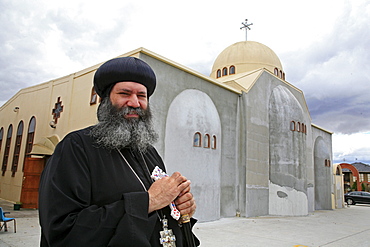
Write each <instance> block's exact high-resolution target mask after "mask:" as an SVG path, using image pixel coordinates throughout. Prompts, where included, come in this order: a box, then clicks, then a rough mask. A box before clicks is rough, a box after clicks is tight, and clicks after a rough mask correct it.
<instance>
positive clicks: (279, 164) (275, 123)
mask: <svg viewBox="0 0 370 247" xmlns="http://www.w3.org/2000/svg"><path fill="white" fill-rule="evenodd" d="M269 118H270V120H269V121H270V161H269V163H270V175H269V179H270V181H269V214H270V215H307V213H308V208H307V207H308V203H307V201H308V200H307V180H306V178H307V175H306V174H307V171H306V168H307V167H306V162H305V161H306V139H307V135H306V134H305V133H304V132H303V131H301V128H302V127H301V125H302V124H304V123H305V121H304V120H305V119H304V114H303V109H302V107H301V105H300V104H299V102H298V100H297V99H296V98H295V97H294V96H293V94H292V93H291V92H290V91H289V90H288V89H287V88H286V87H283V86H277V87H275V88H274V89H273V91H272V95H271V99H270V113H269ZM291 121H295V125H294V126H293V127H294V130H292V126H291ZM297 123H299V127H298V125H297ZM295 128H297V129H295ZM298 130H300V131H298Z"/></svg>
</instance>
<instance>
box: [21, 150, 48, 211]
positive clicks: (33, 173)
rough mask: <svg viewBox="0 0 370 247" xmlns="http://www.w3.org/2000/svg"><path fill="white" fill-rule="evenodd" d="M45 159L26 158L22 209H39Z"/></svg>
mask: <svg viewBox="0 0 370 247" xmlns="http://www.w3.org/2000/svg"><path fill="white" fill-rule="evenodd" d="M44 167H45V158H29V157H28V158H26V161H25V163H24V171H23V172H24V174H23V182H22V191H21V202H22V208H38V197H39V183H40V176H41V172H42V171H43V169H44Z"/></svg>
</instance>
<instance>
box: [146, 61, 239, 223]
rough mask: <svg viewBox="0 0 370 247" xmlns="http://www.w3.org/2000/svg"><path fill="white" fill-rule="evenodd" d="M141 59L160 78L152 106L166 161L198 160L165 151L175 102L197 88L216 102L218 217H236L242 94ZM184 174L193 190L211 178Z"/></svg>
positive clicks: (190, 135)
mask: <svg viewBox="0 0 370 247" xmlns="http://www.w3.org/2000/svg"><path fill="white" fill-rule="evenodd" d="M141 59H143V60H145V61H146V62H147V63H149V64H150V66H151V67H152V68H153V69H154V71H155V73H156V75H157V80H158V84H157V89H156V91H155V93H154V94H153V96H152V97H151V98H150V104H151V107H152V109H153V115H154V123H155V126H156V129H157V130H158V132H159V136H160V139H159V141H158V142H157V143H156V144H155V146H156V148H157V149H158V152H159V153H160V154H161V155H162V157H163V158H164V160H165V161H167V156H171V157H173V156H177V157H182V158H184V159H190V158H191V159H192V160H193V159H195V158H196V157H197V154H196V153H194V152H192V153H188V154H186V153H184V152H183V151H182V150H180V149H179V150H177V152H176V153H171V154H167V153H166V152H165V151H166V150H167V149H166V145H167V143H166V142H165V138H166V128H167V126H166V121H167V118H168V109H169V108H170V105H171V103H172V102H173V100H174V99H175V98H176V97H177V96H178V95H179V94H180V93H182V92H183V91H184V90H187V89H194V90H199V91H201V92H203V93H205V94H206V95H207V96H208V97H209V98H210V99H211V100H212V102H213V103H214V105H215V107H216V109H217V112H218V115H219V118H220V123H221V136H219V137H217V143H218V144H217V148H219V149H220V152H221V158H220V159H221V166H220V171H219V173H220V174H221V177H220V182H219V183H220V191H219V193H220V195H219V196H220V202H221V205H220V212H217V213H216V214H219V215H220V216H221V217H224V216H234V215H235V213H236V211H237V207H238V206H237V186H238V185H237V180H238V179H237V177H238V173H237V157H236V150H237V143H236V139H237V134H238V132H237V131H236V121H235V119H236V114H237V106H238V98H239V95H238V94H236V93H235V92H232V91H229V90H227V89H224V88H222V87H219V86H217V85H215V84H212V83H210V82H208V81H206V80H204V79H202V78H199V77H197V76H194V75H192V74H189V73H187V72H185V71H183V70H180V69H178V68H175V67H173V66H171V65H169V64H166V63H163V62H161V61H158V60H156V59H154V58H152V57H149V56H146V55H144V54H141ZM196 131H197V129H194V130H193V132H189V136H188V138H190V139H192V138H193V135H194V133H195V132H196ZM219 144H220V145H219ZM188 145H189V146H192V143H188ZM197 151H199V150H197ZM167 166H168V167H169V169H171V164H167ZM184 175H185V176H186V177H188V178H189V179H190V180H192V186H193V188H194V187H197V186H198V185H197V179H196V178H197V177H199V181H203V180H204V177H207V176H209V174H203V173H198V172H197V171H196V170H195V171H192V174H184ZM199 189H202V188H199ZM197 193H198V192H197ZM199 194H200V192H199ZM196 199H197V198H196ZM200 200H202V199H200ZM200 217H201V216H200ZM204 220H205V221H206V220H210V219H204Z"/></svg>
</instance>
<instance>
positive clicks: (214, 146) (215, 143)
mask: <svg viewBox="0 0 370 247" xmlns="http://www.w3.org/2000/svg"><path fill="white" fill-rule="evenodd" d="M216 148H217V138H216V136H215V135H213V136H212V149H216Z"/></svg>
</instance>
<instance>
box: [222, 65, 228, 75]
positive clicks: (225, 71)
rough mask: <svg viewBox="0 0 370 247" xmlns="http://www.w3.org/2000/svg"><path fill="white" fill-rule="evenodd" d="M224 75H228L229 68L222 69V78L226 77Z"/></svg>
mask: <svg viewBox="0 0 370 247" xmlns="http://www.w3.org/2000/svg"><path fill="white" fill-rule="evenodd" d="M224 75H227V68H226V67H225V68H223V69H222V76H224Z"/></svg>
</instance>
